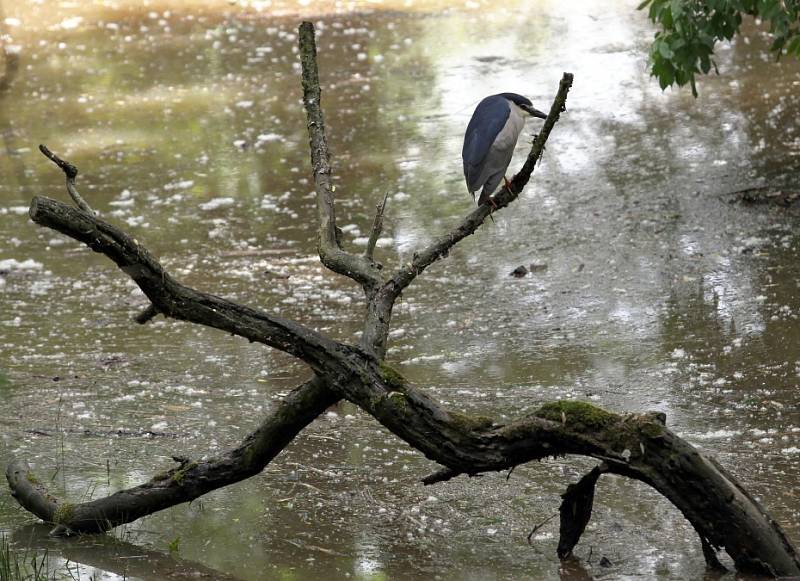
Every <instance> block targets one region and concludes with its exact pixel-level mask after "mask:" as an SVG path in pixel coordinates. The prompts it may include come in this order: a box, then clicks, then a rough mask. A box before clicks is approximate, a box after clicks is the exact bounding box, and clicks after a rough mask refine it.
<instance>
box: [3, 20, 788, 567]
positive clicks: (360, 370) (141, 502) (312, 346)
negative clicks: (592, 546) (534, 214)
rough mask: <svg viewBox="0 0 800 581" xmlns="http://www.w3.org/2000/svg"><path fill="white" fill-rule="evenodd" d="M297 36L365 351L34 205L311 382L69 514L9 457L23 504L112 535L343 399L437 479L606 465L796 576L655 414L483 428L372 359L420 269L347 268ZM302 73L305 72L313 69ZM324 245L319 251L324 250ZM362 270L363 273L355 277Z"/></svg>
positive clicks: (706, 535) (324, 227)
mask: <svg viewBox="0 0 800 581" xmlns="http://www.w3.org/2000/svg"><path fill="white" fill-rule="evenodd" d="M300 30H301V53H302V55H301V56H302V58H303V68H304V76H303V81H304V89H305V91H304V97H305V102H306V108H307V111H308V114H309V135H310V142H311V146H312V163H313V164H314V173H315V184H316V186H317V194H318V208H319V217H320V224H321V225H320V255H321V257H323V255H325V254H326V253H328V254H329V255H330V253H332V254H333V255H335V256H338V257H339V258H341V257H344V258H343V261H339V259H338V258H337V259H335V260H332V261H331V260H330V258H329V259H328V261H327V262H326V259H325V258H324V257H323V262H324V263H325V264H326V266H329V268H331V269H332V270H336V269H337V268H341V269H342V273H344V274H347V275H348V276H351V278H353V279H354V280H357V281H359V282H361V283H362V286H364V288H365V291H367V297H368V303H367V305H368V306H367V317H366V320H365V332H364V335H363V336H362V346H365V345H366V348H364V349H360V350H359V349H355V348H353V347H350V346H347V345H345V344H343V343H339V342H336V341H332V340H330V339H328V338H326V337H324V336H322V335H320V334H318V333H316V332H314V331H311V330H309V329H306V328H305V327H303V326H302V325H298V324H297V323H293V322H290V321H286V320H283V319H280V318H279V317H273V316H270V315H267V314H266V313H262V312H260V311H257V310H254V309H250V308H248V307H244V306H242V305H238V304H237V303H233V302H231V301H227V300H225V299H221V298H219V297H215V296H213V295H209V294H206V293H201V292H199V291H196V290H194V289H190V288H188V287H184V286H182V285H180V284H179V283H177V282H176V281H175V280H174V279H172V277H170V276H169V275H168V274H167V273H166V272H165V271H164V270H163V268H162V267H161V265H160V264H159V263H158V262H157V261H156V260H155V259H154V258H153V257H152V256H151V255H150V253H149V252H147V250H146V249H144V248H143V247H142V246H140V245H139V244H138V243H137V242H136V241H135V240H133V239H132V238H131V237H130V236H128V235H127V234H125V233H123V232H122V231H120V230H118V229H117V228H115V227H114V226H112V225H110V224H108V223H106V222H104V221H102V220H99V219H97V218H95V217H94V216H92V215H90V214H88V213H86V212H83V211H80V210H76V209H75V208H72V207H70V206H67V205H65V204H60V203H59V202H55V201H53V200H48V199H46V198H38V197H37V198H34V200H33V202H32V204H31V212H30V215H31V218H32V219H33V220H34V221H35V222H37V223H39V224H41V225H43V226H47V227H50V228H53V229H56V230H58V231H60V232H62V233H64V234H67V235H68V236H71V237H72V238H74V239H76V240H79V241H81V242H83V243H84V244H87V245H88V246H89V247H91V248H92V249H94V250H96V251H98V252H102V253H104V254H105V255H106V256H108V257H109V258H111V259H112V260H113V261H114V262H116V263H117V265H118V266H119V267H120V268H121V269H122V270H123V271H124V272H125V273H126V274H128V275H129V276H130V277H131V278H132V279H133V280H134V281H135V282H136V283H137V284H138V285H139V287H140V288H141V289H142V290H143V291H144V292H145V294H146V295H147V296H148V298H149V299H150V300H151V301H152V303H153V305H154V306H155V307H156V308H157V309H158V310H160V311H161V312H162V313H164V314H165V315H167V316H169V317H173V318H177V319H182V320H187V321H191V322H194V323H198V324H202V325H206V326H210V327H214V328H217V329H221V330H225V331H228V332H231V333H234V334H236V335H240V336H242V337H246V338H248V339H250V340H253V341H258V342H261V343H264V344H265V345H269V346H272V347H275V348H278V349H281V350H283V351H286V352H287V353H290V354H292V355H295V356H296V357H298V358H300V359H301V360H303V361H305V362H307V363H308V364H309V365H310V366H311V367H312V369H314V370H315V371H316V372H317V373H318V374H319V375H318V376H317V377H316V378H315V379H314V380H312V381H310V382H308V383H306V384H304V385H302V386H300V387H298V388H296V389H295V390H293V391H292V392H291V393H290V394H289V395H288V396H287V397H286V398H284V399H283V400H282V401H281V402H279V403H278V404H277V405H276V408H275V410H274V411H273V412H272V413H270V414H269V416H268V417H267V419H266V420H265V421H264V423H263V424H262V425H261V426H260V427H259V429H258V430H256V431H255V432H254V433H253V434H251V435H250V436H248V438H247V439H246V440H245V441H244V442H243V443H242V445H241V446H239V447H238V448H236V449H235V450H232V451H231V452H229V453H226V454H223V455H222V456H220V457H217V458H213V459H209V460H205V461H197V462H192V461H188V459H181V465H180V466H179V467H177V468H172V469H170V470H168V471H167V472H164V473H162V474H160V475H158V476H156V477H154V478H153V479H151V481H150V482H148V483H145V484H143V485H140V486H138V487H135V488H132V489H128V490H123V491H119V492H117V493H115V494H113V495H111V496H108V497H106V498H102V499H97V500H94V501H91V502H87V503H81V504H74V505H73V504H69V503H65V502H59V501H58V500H57V499H55V498H53V497H52V496H50V495H49V494H48V493H47V491H46V489H44V487H43V486H42V485H41V484H40V483H39V481H38V480H37V479H36V477H35V475H33V474H32V473H31V471H30V470H29V468H28V467H27V464H26V463H25V462H23V461H21V460H18V461H14V462H12V463H11V464H10V465H9V467H8V469H7V472H6V475H7V478H8V480H9V484H10V486H11V488H12V492H13V494H14V495H15V497H16V498H17V499H18V500H19V501H20V503H21V504H22V505H23V506H24V507H25V508H27V509H28V510H30V511H31V512H33V513H34V514H36V515H37V516H39V517H40V518H42V519H43V520H46V521H48V522H52V523H54V524H56V525H57V526H56V529H55V532H56V533H62V532H63V533H67V532H71V531H80V532H97V531H103V530H108V529H109V528H111V527H113V526H116V525H118V524H122V523H124V522H131V521H133V520H136V519H137V518H140V517H141V516H144V515H146V514H150V513H152V512H155V511H157V510H161V509H163V508H166V507H168V506H173V505H175V504H178V503H181V502H187V501H188V500H192V499H193V498H197V497H198V496H200V495H202V494H204V493H206V492H208V491H210V490H214V489H215V488H219V487H220V486H224V485H226V484H230V483H231V482H235V481H238V480H241V479H243V478H246V477H248V476H251V475H253V474H255V473H258V472H259V471H260V470H261V469H263V467H264V465H266V463H267V462H269V461H270V460H271V459H272V458H274V456H275V455H276V454H277V453H278V452H280V450H282V449H283V448H284V447H285V446H286V445H287V444H288V443H289V442H290V441H291V440H292V439H293V438H294V437H295V436H296V434H297V433H298V432H299V431H300V430H301V429H302V428H303V427H305V425H307V424H308V423H309V422H310V421H312V420H313V419H314V418H315V417H317V416H318V415H319V414H320V413H322V411H323V410H324V409H326V408H327V406H328V405H330V404H331V403H333V402H335V401H336V400H337V399H339V398H340V397H345V398H347V399H348V400H350V401H351V402H353V403H355V404H356V405H358V406H359V407H360V408H362V409H363V410H365V411H366V412H367V413H369V414H371V415H372V416H373V417H375V418H376V419H377V420H378V421H379V422H380V423H381V424H383V425H384V426H385V427H386V428H388V429H389V430H390V431H391V432H393V433H394V434H395V435H397V436H398V437H400V438H402V439H403V440H405V441H406V442H408V443H409V444H411V445H412V446H413V447H414V448H416V449H418V450H419V451H421V452H422V453H423V454H424V455H425V456H426V457H428V458H430V459H431V460H434V461H436V462H438V463H440V464H442V465H443V466H444V467H445V470H443V471H439V472H437V473H436V475H433V476H435V477H436V478H439V481H444V480H446V479H448V478H452V477H454V476H455V475H457V474H466V475H470V476H472V475H476V474H479V473H482V472H489V471H499V470H506V469H509V468H512V467H514V466H517V465H519V464H522V463H525V462H529V461H531V460H541V459H543V458H546V457H549V456H554V455H564V454H578V455H583V456H588V457H591V458H596V459H599V460H602V461H603V462H604V463H605V466H606V467H607V471H608V472H609V473H613V474H619V475H622V476H626V477H628V478H633V479H637V480H640V481H642V482H644V483H646V484H648V485H649V486H651V487H653V488H654V489H655V490H656V491H658V492H659V493H660V494H662V495H663V496H665V497H666V498H667V499H668V500H670V501H671V502H672V503H673V504H674V505H675V506H676V507H677V508H678V509H679V510H680V511H681V512H682V513H683V515H684V516H685V517H686V518H687V519H688V520H689V522H690V523H691V524H692V526H694V528H695V530H696V531H697V532H698V534H699V535H700V537H701V539H703V542H704V543H707V544H708V546H709V547H714V548H716V547H724V548H725V549H726V551H727V552H728V553H729V555H730V556H731V557H732V558H733V559H734V561H735V563H736V565H737V568H739V570H741V571H747V572H754V573H758V574H770V575H784V576H790V575H800V559H798V555H797V553H796V551H795V549H794V547H792V545H791V543H790V542H789V541H788V539H787V538H786V536H785V535H784V533H783V531H782V530H781V528H780V527H779V526H778V525H777V523H775V522H774V521H772V519H770V518H769V516H768V515H767V514H766V512H764V510H763V508H762V507H761V506H760V505H759V503H758V502H757V501H756V500H755V499H754V498H752V497H751V496H750V495H749V494H748V493H747V492H746V491H745V490H744V489H743V488H742V487H741V485H740V484H739V483H738V482H737V481H736V480H735V479H734V478H733V476H731V475H730V474H728V473H727V472H725V471H724V469H722V468H721V467H720V466H718V465H717V464H716V463H715V462H713V461H712V460H710V459H708V458H706V457H705V456H703V455H701V454H700V453H699V452H698V451H697V450H696V449H694V448H693V447H692V446H691V445H690V444H688V443H687V442H685V441H684V440H682V439H681V438H679V437H678V436H676V435H675V434H674V433H672V432H671V431H670V430H668V429H667V428H666V426H665V418H664V416H663V414H655V413H649V414H641V415H620V414H614V413H610V412H607V411H605V410H602V409H600V408H596V407H594V406H591V405H589V404H586V403H582V402H564V401H562V402H551V403H548V404H545V405H543V406H541V407H540V408H539V409H538V410H536V411H535V412H534V413H532V414H528V415H526V416H523V417H521V418H519V419H517V420H515V421H512V422H510V423H499V422H494V421H493V420H492V419H491V418H486V417H477V416H470V415H467V414H463V413H460V412H456V411H449V410H445V409H444V408H442V407H441V406H440V405H439V404H438V402H436V401H435V400H434V399H433V398H431V397H430V396H428V395H427V394H426V393H424V392H423V391H420V390H418V389H416V388H415V387H413V386H411V385H409V384H408V383H407V382H406V381H405V380H404V379H403V377H402V376H401V375H400V374H399V373H397V372H396V371H394V370H393V369H391V368H390V367H388V366H387V365H385V364H384V363H382V362H381V361H380V359H379V358H382V357H383V352H384V350H385V338H386V333H387V331H388V320H389V317H390V315H391V306H392V304H393V302H394V299H395V298H396V297H397V296H398V294H399V292H400V291H401V290H402V288H404V286H403V285H405V286H407V285H408V284H409V283H410V282H411V281H412V280H413V279H414V278H415V277H416V275H417V274H418V272H414V273H412V274H413V276H412V275H408V274H407V273H405V271H404V269H401V270H400V271H398V273H397V274H396V275H395V277H393V279H392V280H391V281H389V282H387V283H386V284H384V285H383V286H382V287H381V292H379V293H374V294H373V293H371V292H370V289H374V286H375V285H376V284H378V282H380V280H379V277H377V278H376V277H373V276H372V275H373V274H376V271H377V270H379V269H378V268H377V266H375V265H374V264H373V263H369V264H367V262H365V261H366V258H365V257H357V258H358V260H356V261H355V262H353V261H351V260H350V258H351V257H352V256H353V255H350V254H347V253H344V251H342V250H341V246H340V243H339V241H338V238H337V229H336V224H335V218H334V216H333V195H332V194H333V190H332V187H331V185H330V181H329V178H328V176H329V174H330V168H329V165H328V161H327V145H326V143H325V140H324V127H323V126H322V117H321V109H319V92H318V89H319V80H318V77H316V56H315V51H310V50H309V49H308V47H309V44H308V37H309V35H310V36H311V40H312V41H313V27H312V26H311V25H310V24H309V23H304V24H303V26H302V27H301V29H300ZM304 43H305V44H304ZM304 46H305V49H306V50H305V52H304V51H303V47H304ZM311 47H312V48H313V44H312V45H311ZM311 65H313V72H314V74H313V75H312V74H310V73H309V72H310V71H311V70H312V69H311ZM571 80H572V79H571V75H567V74H565V76H564V79H563V80H562V84H561V86H560V89H559V94H558V96H557V98H556V100H555V101H554V104H553V107H557V109H556V110H555V111H554V109H553V108H551V111H550V116H548V121H551V118H552V121H551V122H550V123H549V125H548V122H547V121H546V122H545V127H544V128H543V130H542V133H540V135H539V137H537V139H536V140H535V142H534V147H539V154H540V153H541V148H543V147H544V143H545V141H546V139H547V134H546V133H547V132H549V131H550V129H552V126H553V125H554V124H555V122H556V120H557V119H558V115H559V114H560V112H561V111H562V110H563V102H564V100H565V99H566V92H567V90H568V89H569V85H570V84H571ZM314 84H316V92H315V89H314ZM559 99H560V101H561V103H560V104H559ZM537 144H538V146H537ZM315 151H316V153H315ZM529 159H531V158H530V156H529ZM537 159H538V157H537ZM534 162H535V159H534ZM523 169H525V168H523ZM525 171H528V170H525ZM529 171H532V167H531V168H529ZM529 175H530V174H528V177H529ZM515 179H516V177H515ZM526 181H527V180H526ZM523 185H524V184H523ZM516 189H517V188H516V186H514V185H513V184H512V187H511V188H510V190H508V191H502V192H500V194H498V195H497V196H496V197H495V201H496V203H497V202H498V201H499V203H500V204H502V203H503V200H504V199H506V198H508V199H507V201H506V204H507V203H510V201H513V198H514V197H516V195H517V194H518V192H517V193H516V194H515V193H514V192H515V191H516ZM487 214H488V207H485V206H484V207H482V208H479V209H478V210H475V211H474V212H473V213H472V214H470V216H468V217H467V219H466V220H465V223H462V226H464V227H465V228H466V229H467V230H469V228H472V230H471V231H469V232H466V230H463V231H462V230H458V229H457V230H456V234H457V235H461V234H462V233H463V236H461V238H459V239H463V237H464V236H466V235H469V234H470V233H472V232H473V231H474V230H475V228H477V227H478V226H479V225H480V223H482V221H483V220H484V219H485V217H486V215H487ZM476 216H477V217H480V222H479V223H475V224H472V223H471V222H470V219H471V217H472V218H474V217H476ZM465 224H466V225H465ZM465 232H466V233H465ZM456 242H458V240H456V239H452V240H447V241H444V242H441V243H435V244H434V245H432V246H431V247H429V249H426V250H425V251H424V252H425V253H426V255H425V257H420V256H416V257H415V258H414V260H413V261H412V265H413V263H414V262H415V261H416V264H417V265H418V266H420V267H422V269H424V268H425V267H427V266H428V265H429V264H431V263H432V262H433V261H435V260H436V259H437V258H438V257H440V256H442V254H441V252H446V251H447V249H449V248H450V247H452V246H453V245H454V244H455V243H456ZM325 245H327V249H323V248H322V247H323V246H325ZM338 252H341V253H342V254H338ZM347 265H351V266H352V265H355V270H348V268H347ZM365 265H366V270H361V267H362V266H365ZM373 269H374V270H373ZM336 271H337V272H340V271H339V270H336ZM397 277H399V278H397ZM395 278H397V280H395ZM364 337H367V340H366V341H365V339H364ZM376 355H377V357H376ZM437 475H438V476H437ZM580 504H581V507H580V510H577V511H576V512H577V513H578V514H581V515H584V516H585V515H586V514H587V512H588V511H587V510H586V509H585V507H586V505H587V501H586V498H585V495H584V498H583V499H582V500H581V503H580ZM584 526H585V525H584ZM578 536H579V535H578ZM574 542H577V539H574ZM573 546H574V543H573Z"/></svg>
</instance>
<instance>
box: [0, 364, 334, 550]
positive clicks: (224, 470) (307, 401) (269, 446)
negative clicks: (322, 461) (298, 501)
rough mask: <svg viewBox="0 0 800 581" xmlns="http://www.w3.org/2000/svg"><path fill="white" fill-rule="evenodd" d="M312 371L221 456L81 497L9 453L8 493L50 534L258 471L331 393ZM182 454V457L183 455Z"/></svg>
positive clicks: (112, 522) (171, 502)
mask: <svg viewBox="0 0 800 581" xmlns="http://www.w3.org/2000/svg"><path fill="white" fill-rule="evenodd" d="M332 393H333V392H331V390H329V389H328V388H327V386H326V385H325V381H324V380H323V379H321V378H319V377H315V378H314V379H312V380H311V381H308V382H306V383H304V384H303V385H301V386H299V387H297V388H295V389H294V390H292V391H291V392H290V393H289V394H288V395H287V396H286V397H285V398H283V399H282V400H281V401H280V402H278V403H277V404H276V405H275V407H274V408H273V409H272V410H271V411H270V413H269V414H268V416H267V418H266V419H265V420H264V421H263V422H262V424H261V426H259V428H258V429H257V430H256V431H254V432H253V433H251V434H250V435H248V436H247V437H246V438H245V439H244V441H243V442H242V444H241V445H240V446H238V447H237V448H235V449H233V450H230V451H228V452H226V453H224V454H222V455H221V456H218V457H214V458H211V459H208V460H198V461H195V462H191V461H187V462H183V463H181V464H180V465H179V466H178V467H174V468H171V469H169V470H167V471H165V472H162V473H160V474H157V475H155V476H153V478H152V479H150V481H148V482H145V483H144V484H141V485H139V486H136V487H133V488H129V489H127V490H120V491H119V492H116V493H114V494H112V495H110V496H106V497H104V498H99V499H96V500H93V501H90V502H84V503H75V504H73V503H69V502H66V501H63V500H59V499H58V498H56V497H55V496H53V495H51V494H50V493H49V492H48V491H47V489H46V488H45V487H44V485H43V484H42V483H41V481H40V480H39V479H38V478H37V477H36V475H35V474H34V473H33V471H32V470H31V469H30V467H29V466H28V464H27V462H25V461H24V460H20V459H12V461H11V462H10V463H9V465H8V467H7V468H6V478H7V480H8V484H9V487H10V488H11V494H12V496H14V498H15V499H16V500H17V502H19V503H20V504H21V505H22V506H23V507H24V508H25V509H27V510H28V511H30V512H31V513H33V514H34V515H36V516H37V517H39V518H40V519H42V520H43V521H45V522H47V523H51V524H53V525H55V528H54V529H53V531H52V534H53V535H68V534H71V533H98V532H104V531H108V530H110V529H112V528H114V527H116V526H119V525H121V524H125V523H129V522H133V521H135V520H137V519H139V518H141V517H143V516H146V515H148V514H152V513H154V512H158V511H159V510H163V509H165V508H169V507H171V506H175V505H177V504H182V503H184V502H190V501H192V500H194V499H195V498H198V497H199V496H202V495H203V494H206V493H207V492H210V491H212V490H216V489H218V488H221V487H223V486H228V485H229V484H233V483H235V482H239V481H241V480H244V479H245V478H249V477H250V476H253V475H255V474H258V473H260V472H261V471H262V470H263V469H264V466H266V465H267V464H268V463H269V462H270V461H271V460H272V459H273V458H274V457H275V456H277V455H278V453H280V452H281V451H282V450H283V449H284V448H285V447H286V446H287V445H288V444H289V442H291V441H292V440H293V439H294V437H295V436H296V435H297V434H298V433H300V431H301V430H302V429H303V428H305V427H306V426H307V425H308V424H309V423H311V422H312V421H314V419H315V418H316V417H317V416H318V415H319V414H321V413H323V412H324V411H325V410H326V409H327V408H328V407H329V406H331V405H333V404H334V403H336V400H337V399H338V397H337V396H334V395H332ZM187 460H188V459H187Z"/></svg>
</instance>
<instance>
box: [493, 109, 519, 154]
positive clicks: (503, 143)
mask: <svg viewBox="0 0 800 581" xmlns="http://www.w3.org/2000/svg"><path fill="white" fill-rule="evenodd" d="M508 104H509V106H510V107H511V111H510V113H509V115H508V119H507V120H506V124H505V125H504V126H503V128H502V129H501V130H500V133H498V134H497V137H495V139H494V144H493V147H495V148H497V149H501V150H503V151H506V150H508V149H510V150H511V151H513V150H514V147H515V146H516V145H517V139H519V134H520V133H522V129H523V127H525V112H524V111H523V110H522V109H520V108H519V107H518V106H517V105H516V103H513V102H511V101H509V102H508Z"/></svg>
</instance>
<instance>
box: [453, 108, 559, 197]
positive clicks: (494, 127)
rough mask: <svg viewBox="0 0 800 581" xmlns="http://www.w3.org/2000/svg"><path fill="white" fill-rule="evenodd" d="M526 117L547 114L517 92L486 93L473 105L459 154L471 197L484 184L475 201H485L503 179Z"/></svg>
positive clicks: (544, 116)
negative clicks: (485, 95)
mask: <svg viewBox="0 0 800 581" xmlns="http://www.w3.org/2000/svg"><path fill="white" fill-rule="evenodd" d="M527 117H539V118H540V119H546V118H547V115H545V114H544V113H542V112H541V111H539V110H537V109H534V108H533V103H531V102H530V100H529V99H527V98H525V97H523V96H522V95H517V94H516V93H500V94H499V95H492V96H491V97H486V98H485V99H484V100H483V101H481V102H480V103H478V106H477V107H476V108H475V112H474V113H473V114H472V119H470V120H469V125H467V133H466V134H465V135H464V149H462V150H461V157H462V159H463V160H464V177H465V178H466V179H467V189H468V190H469V193H470V194H472V198H473V199H474V198H475V192H477V191H478V190H480V189H481V188H483V191H481V195H480V197H479V198H478V205H481V204H485V203H486V201H487V200H489V196H491V195H492V193H494V191H495V189H496V188H497V186H498V185H499V184H500V181H501V180H503V179H505V173H506V169H507V168H508V164H510V163H511V157H512V156H513V155H514V147H515V146H516V145H517V139H519V134H520V133H521V132H522V128H523V127H524V126H525V119H526V118H527ZM506 185H508V180H506Z"/></svg>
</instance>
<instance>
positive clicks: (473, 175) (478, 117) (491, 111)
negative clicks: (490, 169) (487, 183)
mask: <svg viewBox="0 0 800 581" xmlns="http://www.w3.org/2000/svg"><path fill="white" fill-rule="evenodd" d="M510 113H511V108H510V106H509V104H508V101H507V100H506V99H505V98H503V97H501V96H500V95H492V96H491V97H486V98H485V99H484V100H482V101H481V102H480V103H478V106H477V107H476V108H475V113H473V115H472V119H470V122H469V125H467V132H466V133H465V135H464V147H463V149H462V150H461V157H462V159H463V161H464V176H465V177H466V178H467V188H469V191H470V192H475V191H477V190H478V189H479V188H480V187H481V186H482V185H483V184H476V183H475V181H476V180H477V179H478V178H479V177H480V173H481V171H480V170H481V166H482V163H483V161H484V159H485V158H486V155H487V154H488V153H489V150H490V149H491V147H492V144H493V143H494V140H495V138H497V135H498V134H499V133H500V131H501V130H502V129H503V127H504V126H505V124H506V121H508V117H509V115H510Z"/></svg>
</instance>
